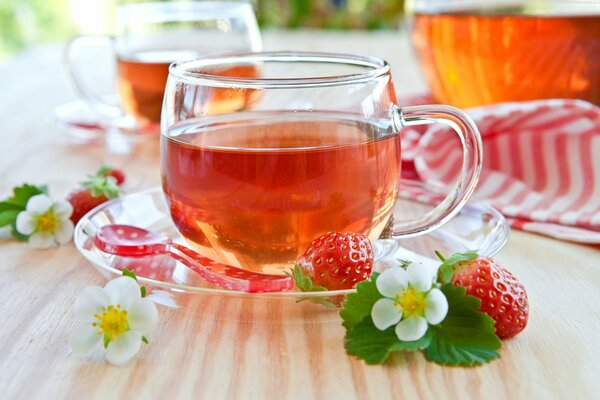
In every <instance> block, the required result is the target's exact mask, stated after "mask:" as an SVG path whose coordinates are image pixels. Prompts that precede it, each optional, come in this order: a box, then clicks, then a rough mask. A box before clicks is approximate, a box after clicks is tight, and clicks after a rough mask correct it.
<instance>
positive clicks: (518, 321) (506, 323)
mask: <svg viewBox="0 0 600 400" xmlns="http://www.w3.org/2000/svg"><path fill="white" fill-rule="evenodd" d="M451 258H452V257H451ZM451 258H450V259H451ZM450 259H448V260H450ZM463 260H464V259H463ZM452 270H453V272H452V278H451V280H450V281H451V283H452V284H453V285H454V286H457V285H460V286H464V287H465V288H466V289H467V294H469V295H471V296H475V297H477V298H478V299H480V300H481V308H480V310H481V311H483V312H485V313H486V314H487V315H489V316H490V317H492V318H493V319H494V321H496V323H495V327H496V335H498V337H499V338H501V339H506V338H510V337H513V336H515V335H517V334H518V333H520V332H521V331H522V330H523V329H525V326H526V325H527V319H528V316H529V302H528V300H527V293H526V292H525V288H524V287H523V284H521V282H519V280H518V279H517V278H515V276H514V275H513V274H511V273H510V272H509V271H508V270H506V269H505V268H504V267H502V266H501V265H500V264H498V263H497V262H496V261H495V260H494V259H492V258H489V257H481V256H476V257H473V258H471V259H470V260H466V261H459V262H457V263H455V264H453V265H452Z"/></svg>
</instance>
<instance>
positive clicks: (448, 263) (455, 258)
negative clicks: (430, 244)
mask: <svg viewBox="0 0 600 400" xmlns="http://www.w3.org/2000/svg"><path fill="white" fill-rule="evenodd" d="M435 254H436V255H437V256H438V257H439V258H440V259H441V260H442V261H443V262H442V265H440V268H439V269H438V282H440V283H442V284H444V283H449V282H450V280H451V279H452V274H453V273H454V267H455V266H456V265H457V264H460V263H462V262H465V261H471V260H472V259H474V258H475V257H477V253H476V252H474V251H469V252H466V253H455V254H453V255H452V256H450V257H449V258H444V256H442V254H441V253H440V252H439V251H436V252H435Z"/></svg>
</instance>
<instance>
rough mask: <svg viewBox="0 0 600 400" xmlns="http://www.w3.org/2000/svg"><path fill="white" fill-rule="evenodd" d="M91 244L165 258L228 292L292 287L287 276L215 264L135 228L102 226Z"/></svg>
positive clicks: (112, 251)
mask: <svg viewBox="0 0 600 400" xmlns="http://www.w3.org/2000/svg"><path fill="white" fill-rule="evenodd" d="M95 244H96V247H98V249H100V250H102V251H103V252H105V253H109V254H115V255H119V256H123V257H142V256H152V255H158V254H168V255H170V256H171V257H173V258H175V259H176V260H177V261H180V262H181V263H183V264H185V265H186V266H187V267H189V268H190V269H192V270H193V271H194V272H196V273H198V274H200V275H201V276H202V277H203V278H204V279H206V280H207V281H208V282H210V283H214V284H215V285H219V286H221V287H224V288H227V289H231V290H238V291H241V292H247V293H259V292H281V291H284V290H289V289H291V288H292V287H293V286H294V282H293V280H292V278H291V277H290V276H285V275H267V274H260V273H257V272H251V271H246V270H244V269H241V268H236V267H232V266H230V265H225V264H221V263H217V262H215V261H213V260H211V259H209V258H206V257H204V256H203V255H201V254H199V253H197V252H196V251H194V250H192V249H190V248H188V247H185V246H182V245H180V244H178V243H174V242H173V241H172V240H171V239H169V238H168V237H166V236H163V235H161V234H159V233H155V232H150V231H148V230H146V229H143V228H138V227H136V226H131V225H105V226H103V227H102V228H100V230H99V231H98V233H96V240H95Z"/></svg>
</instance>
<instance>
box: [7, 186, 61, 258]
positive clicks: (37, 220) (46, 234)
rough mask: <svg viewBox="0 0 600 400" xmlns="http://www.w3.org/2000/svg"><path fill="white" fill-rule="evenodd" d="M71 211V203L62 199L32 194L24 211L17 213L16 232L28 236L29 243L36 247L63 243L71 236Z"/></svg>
mask: <svg viewBox="0 0 600 400" xmlns="http://www.w3.org/2000/svg"><path fill="white" fill-rule="evenodd" d="M72 213H73V207H72V206H71V203H69V202H68V201H64V200H59V201H53V200H52V199H51V198H50V196H48V195H46V194H37V195H35V196H32V197H31V198H30V199H29V200H28V201H27V205H26V206H25V211H21V212H20V213H19V215H17V220H16V226H15V227H16V229H17V232H19V233H21V234H23V235H26V236H29V244H30V245H31V246H33V247H36V248H41V249H43V248H48V247H51V246H54V245H56V244H64V243H68V242H70V241H71V238H72V237H73V222H71V220H70V219H69V217H71V214H72Z"/></svg>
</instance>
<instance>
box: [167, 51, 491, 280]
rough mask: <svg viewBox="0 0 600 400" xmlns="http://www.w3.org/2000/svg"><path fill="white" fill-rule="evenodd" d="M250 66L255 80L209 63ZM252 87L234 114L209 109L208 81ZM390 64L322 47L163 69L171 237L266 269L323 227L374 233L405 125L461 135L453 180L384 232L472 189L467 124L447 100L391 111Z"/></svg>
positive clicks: (431, 218)
mask: <svg viewBox="0 0 600 400" xmlns="http://www.w3.org/2000/svg"><path fill="white" fill-rule="evenodd" d="M252 65H260V72H261V75H260V76H259V77H255V78H239V77H236V76H225V75H213V74H211V73H210V72H198V71H210V70H211V68H217V67H218V68H221V69H224V70H227V69H229V68H234V67H243V66H252ZM224 88H226V89H229V90H236V91H238V92H240V93H259V94H260V95H259V96H255V99H254V101H253V102H252V103H251V104H249V105H248V107H247V108H246V109H245V110H244V111H243V112H237V113H217V112H215V113H210V112H209V111H208V110H209V109H207V108H206V107H205V105H206V104H210V103H211V95H212V93H214V90H215V89H224ZM395 102H396V96H395V92H394V88H393V85H392V77H391V74H390V67H389V65H387V63H385V62H384V61H383V60H380V59H377V58H371V57H361V56H350V55H336V54H320V53H292V52H276V53H246V54H228V55H214V56H207V57H204V58H200V59H198V60H194V61H188V62H177V63H174V64H173V65H172V66H171V68H170V75H169V79H168V82H167V89H166V96H165V107H164V109H163V118H162V134H161V169H162V184H163V190H164V193H165V195H166V199H167V203H168V205H169V207H170V212H171V216H172V218H173V221H174V223H175V226H176V227H177V229H178V230H179V232H180V233H181V235H182V236H183V237H184V238H185V239H186V240H187V241H188V242H189V243H190V244H191V245H192V246H194V247H195V248H196V249H197V250H198V251H199V252H201V253H203V254H204V255H205V256H207V257H210V258H212V259H215V260H217V261H220V262H223V263H227V264H231V265H235V266H238V267H241V268H246V269H250V270H254V271H262V272H271V273H272V272H276V271H280V272H281V271H282V270H284V269H286V268H289V267H291V266H293V263H294V262H295V260H296V259H297V258H298V256H299V255H300V254H302V253H303V251H304V250H305V249H306V247H307V246H308V244H310V242H311V241H312V240H313V239H315V238H317V237H319V236H320V235H323V234H325V233H327V232H330V231H336V232H358V233H362V234H364V235H367V236H368V237H369V238H370V239H371V240H372V241H375V240H377V238H378V237H379V235H380V234H381V232H382V231H383V229H384V228H385V227H386V225H387V224H388V222H389V221H390V217H391V216H392V212H393V210H394V205H395V202H396V199H397V197H398V193H399V191H401V190H402V187H401V185H400V172H401V171H400V169H401V143H400V136H399V134H398V132H399V129H400V128H401V127H403V126H407V125H414V124H426V123H433V122H442V123H446V124H449V125H450V126H452V127H454V128H455V129H456V131H457V133H458V134H459V135H460V136H461V137H462V139H463V143H464V152H465V153H464V154H465V161H464V168H463V172H462V174H461V177H460V178H459V180H458V182H457V186H456V188H455V189H456V190H452V191H451V192H450V194H449V195H448V197H447V198H446V200H445V201H444V202H443V203H442V204H441V205H440V206H438V207H437V208H436V209H435V210H433V211H432V213H430V214H428V215H426V216H424V217H420V218H417V219H416V220H413V221H411V222H409V223H402V224H401V223H399V222H396V223H395V225H394V226H393V232H394V235H414V234H419V233H423V232H426V231H430V230H433V229H435V228H437V227H439V226H440V225H441V224H443V222H445V221H447V220H448V219H449V218H451V217H452V216H453V215H454V214H455V213H456V212H458V210H459V209H460V208H461V207H462V205H463V204H464V202H465V201H466V199H467V198H468V197H469V196H470V194H471V193H472V191H473V188H474V186H475V184H476V182H477V178H478V175H479V171H480V168H481V142H480V136H479V132H478V131H477V128H476V127H475V125H474V124H473V122H472V121H471V120H470V119H469V117H467V116H466V115H465V114H464V113H462V112H461V111H459V110H457V109H455V108H452V107H447V106H418V107H405V108H399V107H398V106H397V105H396V104H395Z"/></svg>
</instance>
